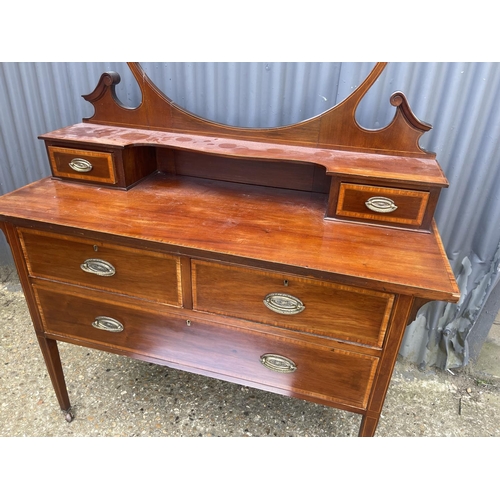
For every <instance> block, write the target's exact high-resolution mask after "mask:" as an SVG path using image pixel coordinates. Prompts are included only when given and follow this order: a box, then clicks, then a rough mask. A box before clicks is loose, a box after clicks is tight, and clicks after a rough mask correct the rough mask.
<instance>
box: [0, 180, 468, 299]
mask: <svg viewBox="0 0 500 500" xmlns="http://www.w3.org/2000/svg"><path fill="white" fill-rule="evenodd" d="M82 199H85V200H86V201H85V214H84V216H82V211H81V206H82V205H81V201H82ZM326 201H327V200H326V195H323V194H317V193H303V192H297V191H290V190H278V189H271V188H265V187H252V188H251V189H250V188H249V187H248V186H244V185H239V184H234V183H225V182H220V181H210V180H204V179H190V178H187V177H170V176H168V175H166V174H160V173H158V174H156V175H155V176H154V177H150V178H148V179H146V180H144V181H143V182H141V183H140V184H138V185H137V186H136V187H134V188H133V189H131V190H130V191H128V192H122V191H114V190H113V191H112V190H103V189H99V188H94V187H90V186H81V185H76V184H69V183H65V182H54V181H52V180H50V179H44V180H41V181H37V182H35V183H33V184H31V185H29V186H27V187H25V188H24V189H23V190H21V191H17V192H13V193H10V194H8V195H6V196H4V197H2V199H1V200H0V213H1V214H2V215H1V218H2V219H4V220H10V221H13V222H16V221H17V222H19V223H21V225H22V220H29V221H30V224H35V223H39V224H40V227H44V228H49V227H50V228H56V229H57V227H59V228H60V230H63V229H72V228H74V229H78V231H90V232H91V234H92V235H93V237H96V236H97V237H98V235H99V234H101V235H105V234H106V235H108V238H109V237H113V236H116V237H122V238H125V239H126V240H125V241H127V242H128V243H130V245H132V246H133V245H134V244H135V245H137V244H138V243H139V242H140V243H141V244H142V245H146V246H147V245H148V243H149V248H153V247H156V248H161V249H164V250H170V251H172V252H181V253H183V254H185V255H190V256H204V257H209V258H212V257H213V256H214V254H219V255H221V256H224V258H231V257H233V258H234V259H236V260H238V259H239V260H240V262H242V263H249V264H251V265H256V263H257V264H258V265H257V267H262V266H263V267H265V264H266V263H272V265H273V266H274V267H276V266H278V267H280V268H281V269H282V270H287V271H288V272H298V273H299V274H304V273H306V274H307V275H309V276H314V277H318V278H320V279H323V278H327V277H328V278H330V279H336V280H338V281H339V282H340V283H344V284H352V285H354V286H361V287H365V288H372V289H375V290H380V291H386V292H388V293H408V294H413V295H415V296H419V297H424V298H428V299H434V300H451V301H456V300H458V298H459V290H458V288H457V285H456V283H455V281H454V279H452V277H451V276H452V272H451V269H450V267H449V264H448V260H447V258H446V255H445V254H444V252H443V249H442V247H441V245H440V243H438V239H437V233H436V230H435V228H433V229H432V231H431V232H430V233H428V234H426V233H417V232H405V233H404V238H403V237H402V233H401V231H400V230H398V229H390V228H384V227H372V226H370V227H369V226H367V225H363V226H361V225H357V224H348V223H342V222H336V221H330V220H325V219H324V213H325V206H326ZM120 241H124V240H120ZM125 241H124V242H125ZM165 245H166V246H167V247H165Z"/></svg>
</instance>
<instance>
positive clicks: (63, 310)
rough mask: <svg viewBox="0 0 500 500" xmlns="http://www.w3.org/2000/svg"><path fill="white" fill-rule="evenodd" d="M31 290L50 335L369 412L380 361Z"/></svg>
mask: <svg viewBox="0 0 500 500" xmlns="http://www.w3.org/2000/svg"><path fill="white" fill-rule="evenodd" d="M34 290H35V293H36V296H37V302H38V304H39V307H40V309H41V311H42V319H43V324H44V328H45V331H46V333H47V334H48V335H54V336H56V337H60V338H66V339H68V340H71V339H73V340H78V341H80V342H81V341H87V342H89V343H91V344H93V346H100V347H105V346H108V347H109V348H117V349H120V350H122V351H128V352H130V353H136V354H139V355H143V356H152V357H154V358H156V359H162V360H163V361H165V362H166V363H167V364H169V362H170V363H172V364H175V365H176V366H179V365H180V366H182V367H184V368H185V369H187V370H189V369H191V370H192V371H196V372H200V371H201V372H202V373H204V374H206V375H211V374H212V375H217V377H218V378H223V379H227V380H231V381H236V382H238V381H240V382H242V383H245V382H246V383H249V384H250V385H253V386H255V387H259V388H261V389H266V390H271V391H273V392H278V393H280V394H286V395H294V396H299V397H300V396H302V397H304V398H305V399H312V400H315V401H317V402H321V401H329V402H337V403H341V404H345V405H348V406H351V407H356V408H365V407H366V404H367V400H368V396H369V394H370V389H371V387H372V383H373V379H374V375H375V370H376V368H377V364H378V358H377V357H375V356H370V355H367V354H360V353H357V352H351V351H348V350H344V349H336V348H335V349H333V348H331V347H327V346H324V345H318V344H312V343H309V342H302V341H298V340H289V339H286V338H283V337H280V336H276V335H267V334H265V333H261V332H255V331H252V330H251V329H248V330H247V329H242V328H231V329H229V328H225V327H224V326H223V325H221V324H220V323H219V324H216V323H210V322H208V321H202V320H199V319H197V318H196V317H194V318H192V319H191V320H187V319H186V316H185V315H181V314H169V311H168V308H167V307H162V306H157V307H156V308H154V307H153V305H152V304H149V303H143V304H144V306H143V307H141V308H139V307H138V305H139V304H138V303H134V301H133V300H131V299H127V298H121V297H118V296H113V295H112V294H109V293H104V292H96V291H93V292H91V293H86V292H85V291H84V290H83V289H81V288H78V287H73V286H70V285H61V284H59V283H50V282H41V281H38V282H37V281H35V283H34ZM170 311H172V309H170ZM173 311H175V310H173Z"/></svg>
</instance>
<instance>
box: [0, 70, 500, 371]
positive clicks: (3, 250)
mask: <svg viewBox="0 0 500 500" xmlns="http://www.w3.org/2000/svg"><path fill="white" fill-rule="evenodd" d="M143 66H144V68H145V69H147V72H148V74H149V75H150V76H151V77H152V79H153V80H154V81H155V82H156V83H157V85H158V86H159V87H160V88H162V89H163V90H164V92H165V93H166V94H167V95H168V96H169V97H170V98H171V99H173V101H174V102H176V103H177V104H179V105H180V106H182V107H184V108H186V109H188V110H189V111H191V112H193V113H195V114H197V115H200V116H203V117H206V118H208V119H211V120H215V121H219V122H222V123H227V124H230V125H237V126H243V127H275V126H280V125H286V124H290V123H295V122H298V121H301V120H304V119H306V118H310V117H312V116H315V115H317V114H319V113H321V112H323V111H325V110H327V109H329V108H330V107H332V106H334V105H335V104H336V103H338V102H340V101H341V100H342V99H344V98H345V97H346V96H347V95H348V94H349V93H350V92H351V91H352V90H353V89H354V88H355V87H356V86H357V85H359V83H360V82H361V81H362V80H363V79H364V77H365V76H366V75H367V74H368V72H369V71H370V69H371V68H372V67H373V63H346V62H343V63H318V62H315V63H306V62H300V63H290V62H287V63H280V62H244V63H220V62H217V63H211V62H210V63H207V62H199V63H196V62H190V63H177V62H176V63H143ZM107 71H116V72H118V73H120V75H121V77H122V82H121V83H120V85H118V88H117V95H118V97H119V99H120V100H121V101H122V102H123V104H124V105H126V106H130V107H135V106H137V105H138V104H139V102H140V99H141V96H140V94H139V89H138V86H137V84H136V82H135V81H134V79H133V77H132V75H131V73H130V71H129V70H128V67H127V66H126V64H125V63H122V62H118V63H112V62H109V63H106V62H99V63H2V64H0V193H6V192H9V191H12V190H13V189H16V188H18V187H21V186H23V185H25V184H28V183H29V182H32V181H34V180H36V179H39V178H41V177H44V176H47V175H49V174H50V169H49V165H48V161H47V157H46V153H45V149H44V145H43V143H42V142H41V141H39V140H37V136H38V135H39V134H41V133H44V132H48V131H51V130H55V129H58V128H61V127H63V126H67V125H71V124H73V123H78V122H80V121H81V119H82V118H83V117H88V116H90V115H91V113H92V107H91V106H90V105H89V104H88V103H86V102H85V101H84V100H83V99H82V98H81V97H80V96H81V95H82V94H87V93H89V92H91V91H92V90H93V89H94V88H95V86H96V84H97V81H98V80H99V77H100V75H101V74H102V73H104V72H107ZM396 90H400V91H402V92H404V93H405V94H406V96H407V97H408V100H409V102H410V105H411V107H412V109H413V111H414V113H415V114H416V115H417V117H418V118H420V119H421V120H423V121H425V122H428V123H430V124H432V126H433V129H432V130H431V131H430V132H428V133H426V134H425V135H424V136H423V137H422V140H421V146H423V147H424V148H425V149H428V150H430V151H434V152H436V153H437V159H438V161H439V163H440V164H441V166H442V168H443V170H444V172H445V174H446V176H447V177H448V179H449V181H450V188H448V189H446V190H443V192H442V195H441V198H440V201H439V204H438V207H437V211H436V222H437V224H438V227H439V229H440V231H441V235H442V239H443V243H444V246H445V249H446V251H447V254H448V256H449V258H450V262H451V265H452V268H453V271H454V273H455V275H456V277H457V279H458V281H459V285H460V288H461V292H462V298H461V301H460V303H459V304H458V305H447V304H445V303H440V302H438V303H436V302H434V303H429V304H428V305H426V306H424V308H423V309H422V310H421V313H420V314H419V316H418V317H417V320H416V321H415V322H414V323H413V324H412V325H410V326H409V327H408V329H407V332H406V335H405V338H404V339H403V344H402V347H401V351H400V353H401V355H402V356H403V357H405V358H406V359H408V360H409V361H412V362H415V363H418V364H422V365H424V366H425V365H435V366H439V367H441V368H452V367H459V366H464V365H465V364H467V362H468V361H469V350H470V345H471V344H473V343H474V342H475V339H474V338H471V337H470V332H471V329H472V326H473V325H474V323H475V321H476V319H477V317H478V316H479V314H480V313H481V310H482V308H483V306H484V303H485V301H486V300H487V298H488V296H489V294H490V293H491V291H492V290H493V288H494V286H496V284H497V282H498V281H499V277H498V276H499V269H498V268H499V263H500V222H499V221H500V148H499V147H498V144H499V138H500V112H499V111H500V64H499V63H479V62H476V63H466V62H464V63H445V62H443V63H439V62H432V63H403V62H400V63H391V64H389V65H388V67H387V68H386V70H385V71H384V73H383V74H382V76H381V77H380V78H379V80H378V81H377V82H376V83H375V85H374V86H373V87H372V88H371V89H370V91H369V92H368V94H367V95H366V97H365V98H364V99H363V101H362V102H361V103H360V106H359V108H358V111H357V119H358V121H359V123H360V125H361V126H363V127H366V128H380V127H383V126H384V125H386V124H387V123H389V122H390V120H391V118H392V116H393V115H394V108H393V107H392V106H391V105H390V104H389V97H390V95H391V94H392V93H393V92H394V91H396ZM11 262H12V261H11V258H10V251H9V249H8V246H7V244H6V242H5V239H4V238H3V236H0V265H2V264H3V265H4V264H11ZM387 265H391V263H388V264H387ZM393 265H397V263H394V264H393Z"/></svg>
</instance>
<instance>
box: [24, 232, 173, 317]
mask: <svg viewBox="0 0 500 500" xmlns="http://www.w3.org/2000/svg"><path fill="white" fill-rule="evenodd" d="M19 235H20V239H21V245H22V247H23V251H24V255H25V258H26V263H27V266H28V272H29V275H30V276H33V277H39V278H46V279H50V280H58V281H64V282H67V283H73V284H76V285H80V286H89V287H92V288H98V289H101V290H109V291H111V292H117V293H123V294H125V295H132V296H134V297H141V298H145V299H148V300H153V301H155V302H163V303H165V304H170V305H174V306H178V307H180V306H182V289H181V276H180V261H179V258H178V257H173V256H171V255H168V254H165V253H160V252H148V251H144V250H141V251H139V250H137V249H135V248H130V247H125V246H117V245H112V244H109V243H108V242H106V241H102V240H99V239H87V238H75V237H68V236H64V235H58V234H53V233H47V232H44V231H35V230H30V229H20V230H19ZM89 259H98V260H101V261H104V262H105V263H108V264H111V265H112V266H113V268H114V269H115V273H114V274H113V275H112V276H102V275H98V274H94V273H91V272H85V271H83V270H82V268H81V265H82V264H84V262H85V261H87V260H89Z"/></svg>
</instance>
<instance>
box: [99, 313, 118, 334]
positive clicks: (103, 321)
mask: <svg viewBox="0 0 500 500" xmlns="http://www.w3.org/2000/svg"><path fill="white" fill-rule="evenodd" d="M92 326H93V327H94V328H97V329H99V330H106V331H107V332H113V333H120V332H123V328H124V327H123V325H122V324H121V323H120V322H119V321H118V320H116V319H113V318H108V317H107V316H97V318H96V319H95V320H94V321H93V322H92Z"/></svg>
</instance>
